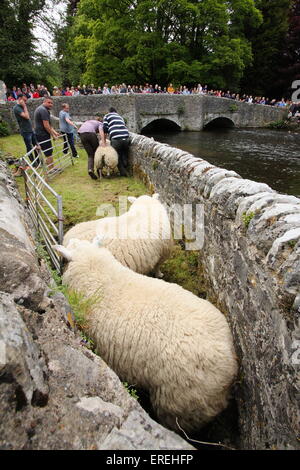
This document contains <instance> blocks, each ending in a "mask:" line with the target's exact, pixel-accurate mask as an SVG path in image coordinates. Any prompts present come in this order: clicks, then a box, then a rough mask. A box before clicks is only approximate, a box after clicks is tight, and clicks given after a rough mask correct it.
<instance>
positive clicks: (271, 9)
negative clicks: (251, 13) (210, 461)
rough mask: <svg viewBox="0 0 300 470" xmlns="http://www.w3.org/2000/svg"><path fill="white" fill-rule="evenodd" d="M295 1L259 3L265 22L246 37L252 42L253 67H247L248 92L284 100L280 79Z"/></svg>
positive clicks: (245, 78)
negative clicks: (278, 79) (290, 15)
mask: <svg viewBox="0 0 300 470" xmlns="http://www.w3.org/2000/svg"><path fill="white" fill-rule="evenodd" d="M292 2H293V0H256V2H255V3H256V6H257V7H258V8H259V10H260V11H261V13H262V16H263V22H262V24H261V25H260V26H259V28H258V29H257V28H256V29H255V30H253V28H252V27H251V26H249V27H248V28H247V30H246V36H247V37H248V39H249V40H250V41H251V43H252V51H253V57H254V60H253V64H252V66H250V67H247V69H246V71H245V76H244V79H243V81H242V87H243V88H244V90H247V91H248V92H249V91H250V92H251V93H252V94H255V95H259V96H265V95H266V94H268V95H269V96H270V97H273V96H277V97H278V98H281V96H280V95H281V93H282V89H280V88H281V87H278V83H277V84H276V82H277V78H278V75H279V73H280V68H281V66H282V57H283V47H284V43H285V38H286V35H287V31H288V27H289V12H290V7H291V4H292Z"/></svg>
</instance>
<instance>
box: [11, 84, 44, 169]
mask: <svg viewBox="0 0 300 470" xmlns="http://www.w3.org/2000/svg"><path fill="white" fill-rule="evenodd" d="M27 99H28V98H27V96H26V95H24V94H23V93H20V94H19V95H18V98H17V103H16V104H15V106H14V107H13V112H14V115H15V117H16V120H17V121H18V124H19V128H20V134H21V136H22V137H23V140H24V143H25V146H26V152H27V153H29V152H30V151H31V150H32V149H33V148H34V147H37V149H40V147H39V145H38V142H37V140H36V135H35V132H34V130H33V127H32V122H31V119H30V116H29V111H28V109H27V105H26V103H27ZM37 156H38V153H37V152H36V151H35V152H34V154H33V153H31V154H30V155H29V158H30V160H31V161H32V162H33V161H34V160H35V159H36V157H37ZM39 163H40V161H39V159H37V160H36V161H35V162H34V166H38V165H39Z"/></svg>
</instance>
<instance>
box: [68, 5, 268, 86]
mask: <svg viewBox="0 0 300 470" xmlns="http://www.w3.org/2000/svg"><path fill="white" fill-rule="evenodd" d="M261 21H262V18H261V14H260V12H259V10H258V9H257V8H256V7H255V3H254V0H230V1H225V0H202V1H199V0H158V1H157V0H133V1H132V0H81V1H80V3H79V5H77V13H76V15H75V16H74V17H73V21H72V24H71V25H70V27H69V28H68V34H69V37H68V41H67V47H66V50H65V55H67V56H68V58H69V63H70V64H74V67H73V72H74V70H75V71H76V74H77V75H76V80H77V81H81V82H83V81H84V82H89V83H104V82H110V83H113V82H116V81H120V77H122V79H123V80H124V81H127V82H130V83H139V82H141V83H144V82H145V81H147V82H150V83H153V84H154V83H157V82H158V83H161V84H166V83H168V82H173V83H175V84H176V83H177V84H179V83H183V82H184V83H186V84H192V83H195V82H201V83H203V82H208V83H210V85H211V86H214V87H216V88H221V87H229V86H230V87H231V89H238V87H239V82H240V79H241V77H242V76H243V73H244V70H245V67H247V66H249V65H250V64H251V61H252V52H251V43H250V41H249V40H248V38H247V37H246V35H245V30H246V29H247V28H255V27H257V26H258V25H259V24H260V23H261ZM71 69H72V66H71V67H70V73H71Z"/></svg>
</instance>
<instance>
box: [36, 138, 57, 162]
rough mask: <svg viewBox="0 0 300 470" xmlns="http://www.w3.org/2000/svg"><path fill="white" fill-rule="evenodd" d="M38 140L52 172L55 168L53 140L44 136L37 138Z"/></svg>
mask: <svg viewBox="0 0 300 470" xmlns="http://www.w3.org/2000/svg"><path fill="white" fill-rule="evenodd" d="M37 140H38V142H39V145H40V147H41V149H42V151H43V153H44V155H45V157H46V165H47V168H48V170H51V169H52V168H53V167H54V163H53V157H52V152H53V147H52V142H51V138H48V139H47V138H45V137H43V136H37Z"/></svg>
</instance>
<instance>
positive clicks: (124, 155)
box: [121, 138, 129, 168]
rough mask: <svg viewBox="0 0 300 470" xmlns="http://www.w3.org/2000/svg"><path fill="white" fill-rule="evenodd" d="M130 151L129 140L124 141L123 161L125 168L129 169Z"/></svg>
mask: <svg viewBox="0 0 300 470" xmlns="http://www.w3.org/2000/svg"><path fill="white" fill-rule="evenodd" d="M128 151H129V138H128V139H122V149H121V152H122V161H123V166H124V168H127V167H128Z"/></svg>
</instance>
